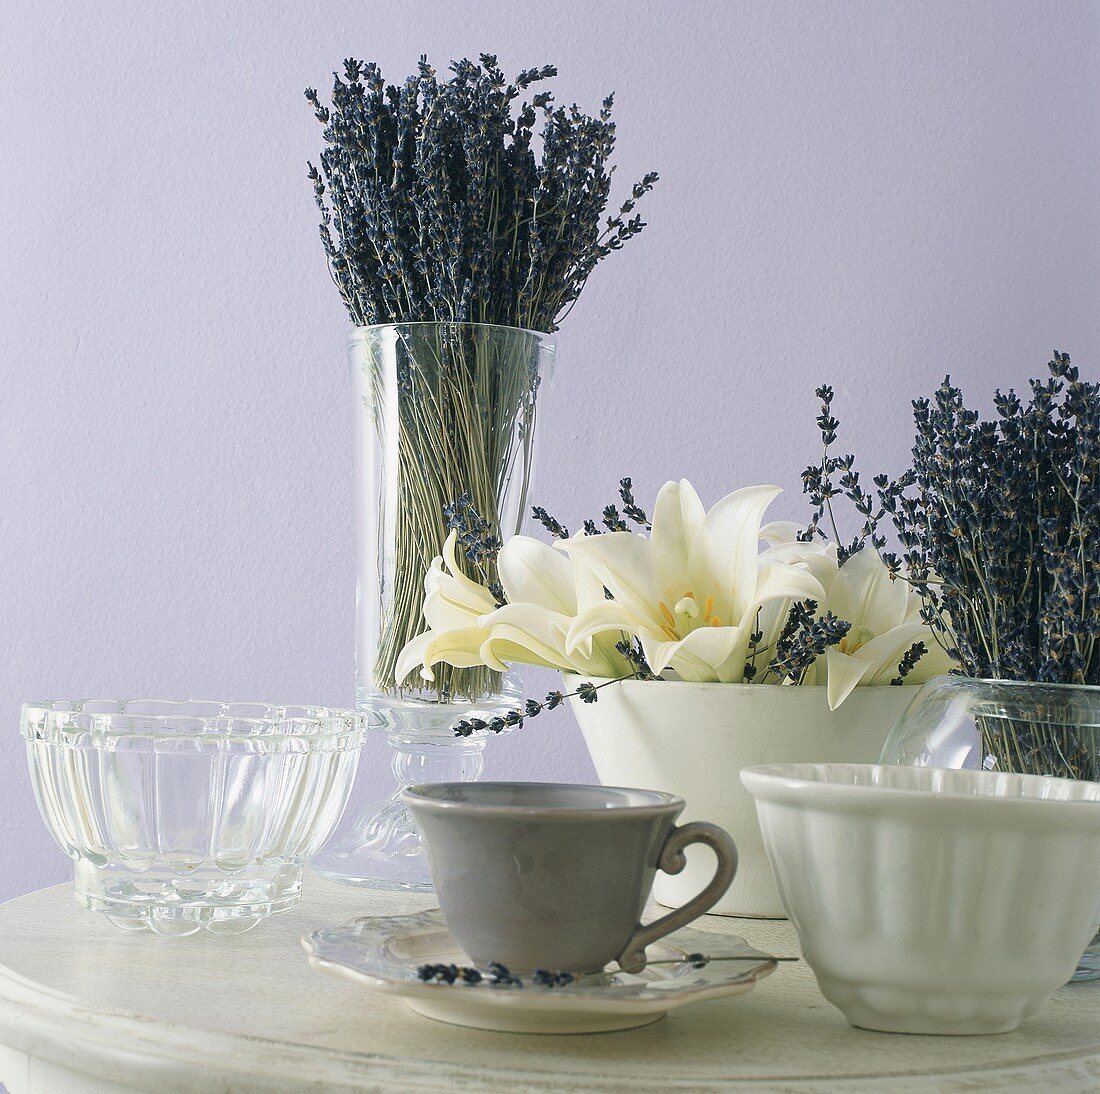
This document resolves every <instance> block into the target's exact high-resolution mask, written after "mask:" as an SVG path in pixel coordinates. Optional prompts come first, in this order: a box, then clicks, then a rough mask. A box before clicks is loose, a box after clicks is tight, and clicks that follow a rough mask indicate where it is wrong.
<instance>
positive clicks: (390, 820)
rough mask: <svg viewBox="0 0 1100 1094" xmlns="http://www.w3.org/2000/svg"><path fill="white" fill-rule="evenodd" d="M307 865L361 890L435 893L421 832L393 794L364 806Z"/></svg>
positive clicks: (316, 871) (315, 870)
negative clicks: (339, 833)
mask: <svg viewBox="0 0 1100 1094" xmlns="http://www.w3.org/2000/svg"><path fill="white" fill-rule="evenodd" d="M310 865H311V866H312V868H313V871H314V872H315V873H317V874H320V875H321V876H322V877H327V878H331V879H332V880H333V881H342V882H344V884H346V885H358V886H360V887H361V888H364V889H404V890H405V891H407V892H413V893H430V892H433V891H434V890H433V887H432V875H431V872H430V871H429V869H428V861H427V857H426V856H425V854H424V848H423V847H422V846H421V844H420V834H419V833H418V832H417V830H416V826H415V825H414V824H413V822H412V817H410V816H409V812H408V810H407V809H406V808H405V807H404V805H402V804H401V800H400V798H398V797H396V796H394V797H391V798H387V799H386V800H385V801H382V802H376V803H375V804H374V805H372V806H368V807H367V809H366V810H365V811H364V812H363V813H361V814H360V815H359V816H358V817H357V818H355V821H354V823H353V824H352V825H351V826H350V828H349V829H348V830H347V831H346V832H344V833H343V834H342V836H341V838H339V839H338V840H335V841H334V842H333V843H331V844H330V845H329V846H328V847H326V848H325V849H324V850H323V851H322V852H321V853H320V854H319V855H318V856H317V857H316V858H314V860H313V862H312V863H311V864H310Z"/></svg>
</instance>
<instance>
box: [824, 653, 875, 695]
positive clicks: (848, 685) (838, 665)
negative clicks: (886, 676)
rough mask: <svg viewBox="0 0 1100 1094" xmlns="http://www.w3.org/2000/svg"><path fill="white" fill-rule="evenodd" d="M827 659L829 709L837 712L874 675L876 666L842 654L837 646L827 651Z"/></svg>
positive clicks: (871, 662) (854, 656)
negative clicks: (865, 680) (868, 677)
mask: <svg viewBox="0 0 1100 1094" xmlns="http://www.w3.org/2000/svg"><path fill="white" fill-rule="evenodd" d="M825 659H826V666H827V671H828V674H829V679H828V686H827V688H826V695H827V696H828V699H829V709H830V710H836V708H837V707H839V706H840V704H841V703H843V702H844V700H845V699H847V698H848V696H849V695H851V694H852V692H853V691H854V690H855V688H856V687H857V686H858V685H859V684H860V683H862V682H863V680H864V679H865V678H866V677H867V676H868V675H871V674H873V673H874V670H875V664H874V662H873V661H867V660H865V659H863V658H860V657H859V656H857V655H851V656H849V655H848V654H845V653H841V652H840V650H838V649H837V648H836V647H835V646H830V647H829V648H828V649H827V650H826V651H825Z"/></svg>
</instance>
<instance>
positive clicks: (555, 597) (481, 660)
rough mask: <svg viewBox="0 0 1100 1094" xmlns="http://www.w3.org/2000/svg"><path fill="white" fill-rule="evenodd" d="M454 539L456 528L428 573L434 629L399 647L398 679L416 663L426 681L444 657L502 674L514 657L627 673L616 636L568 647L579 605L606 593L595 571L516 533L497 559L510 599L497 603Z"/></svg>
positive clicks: (427, 605) (427, 606)
mask: <svg viewBox="0 0 1100 1094" xmlns="http://www.w3.org/2000/svg"><path fill="white" fill-rule="evenodd" d="M457 543H458V536H457V533H456V532H453V531H452V532H451V534H450V535H449V536H448V537H447V541H446V543H445V544H444V546H443V555H442V556H440V557H437V558H436V559H434V560H433V562H432V566H431V569H430V570H429V571H428V574H427V576H426V577H425V579H424V592H425V597H424V619H425V621H426V622H427V623H428V627H429V629H428V630H427V631H425V632H424V633H423V634H421V635H418V636H417V637H416V638H414V639H413V640H412V641H411V642H409V643H408V644H407V645H406V646H405V648H404V649H403V650H402V651H401V656H400V658H399V660H398V663H397V678H398V679H399V680H404V679H405V677H406V676H408V674H409V673H410V672H412V671H413V670H414V669H417V668H419V669H420V675H421V676H422V677H423V678H424V679H425V680H434V679H435V674H434V673H433V671H432V668H433V666H434V665H436V664H438V663H439V662H441V661H444V662H446V663H448V664H451V665H456V666H459V667H462V668H466V667H471V666H474V665H487V666H488V667H490V668H493V669H496V670H497V671H499V672H504V671H506V670H507V668H508V666H509V664H510V663H517V662H518V663H522V664H530V665H543V666H546V667H548V668H555V669H562V670H564V671H569V672H581V673H585V674H587V675H592V676H614V675H618V674H619V673H621V672H622V671H623V669H624V666H625V664H626V662H625V661H624V660H623V658H622V656H621V654H619V653H617V651H616V650H615V648H614V645H615V642H616V641H619V639H618V638H614V639H611V640H605V641H603V642H593V643H590V644H589V646H588V647H587V649H582V650H578V651H575V652H573V653H572V654H568V655H567V654H566V652H565V636H566V634H567V632H568V630H569V625H570V623H571V622H572V620H573V618H574V617H575V616H576V614H577V611H578V604H583V605H585V606H587V604H588V603H590V602H594V601H595V600H597V599H599V600H602V599H603V586H602V585H600V584H599V582H598V581H597V580H596V578H595V577H594V576H593V575H592V574H584V573H580V572H579V571H580V569H581V567H580V566H579V565H578V564H576V563H573V562H571V561H570V560H569V559H568V558H566V557H565V556H564V555H562V554H561V553H560V552H558V551H555V550H554V549H553V548H552V547H550V546H549V545H548V544H545V543H543V542H541V541H540V540H537V539H532V538H531V537H529V536H513V537H512V539H510V540H509V541H508V542H507V543H506V544H505V545H504V547H503V548H501V551H500V554H499V556H498V558H497V571H498V576H499V578H500V583H501V586H502V588H503V589H504V594H505V598H506V600H507V603H506V604H505V605H504V606H503V607H498V606H497V603H496V600H495V599H494V597H493V596H492V594H491V593H490V592H489V590H488V589H486V588H485V587H484V586H482V585H479V584H478V583H477V582H476V581H473V580H471V579H470V578H469V577H467V576H466V575H465V574H464V573H463V572H462V570H461V568H460V567H459V565H458V559H457Z"/></svg>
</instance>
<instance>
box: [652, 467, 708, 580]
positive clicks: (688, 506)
mask: <svg viewBox="0 0 1100 1094" xmlns="http://www.w3.org/2000/svg"><path fill="white" fill-rule="evenodd" d="M705 520H706V510H705V509H704V508H703V503H702V501H700V500H699V495H698V494H697V493H696V492H695V487H693V486H692V485H691V483H690V482H688V481H687V479H681V480H680V481H679V482H666V483H665V484H664V486H662V487H661V489H660V492H659V493H658V494H657V501H656V503H655V504H654V506H653V519H652V521H651V523H652V525H653V531H652V533H651V537H650V542H651V543H652V548H653V580H654V582H655V584H656V586H657V589H658V590H659V591H660V593H661V594H662V596H663V595H664V594H666V593H668V592H670V591H671V590H672V589H674V588H676V586H678V585H681V584H683V582H684V580H685V578H686V576H687V574H688V558H689V555H690V553H691V545H692V544H693V543H694V542H695V537H696V535H697V534H698V532H699V529H700V528H702V527H703V523H704V521H705ZM677 591H682V590H677ZM658 599H660V597H658Z"/></svg>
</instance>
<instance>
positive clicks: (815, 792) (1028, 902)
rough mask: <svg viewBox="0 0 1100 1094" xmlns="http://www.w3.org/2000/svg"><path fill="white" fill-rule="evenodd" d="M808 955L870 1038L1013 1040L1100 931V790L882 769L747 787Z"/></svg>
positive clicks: (758, 774) (763, 779)
mask: <svg viewBox="0 0 1100 1094" xmlns="http://www.w3.org/2000/svg"><path fill="white" fill-rule="evenodd" d="M741 780H742V782H743V783H744V784H745V787H746V789H747V790H748V791H749V792H750V793H751V794H752V795H753V797H754V798H755V799H756V806H757V810H758V812H759V816H760V827H761V830H762V832H763V835H764V844H765V847H766V848H767V852H768V857H769V859H770V861H771V864H772V868H773V870H774V871H775V875H776V880H777V881H778V884H779V891H780V894H781V896H782V898H783V903H784V905H785V907H786V909H787V914H788V915H789V916H790V918H791V921H792V922H793V923H794V925H795V928H796V929H797V931H798V937H799V940H800V942H801V944H802V951H803V956H804V957H805V958H806V961H807V962H808V963H809V965H810V967H811V968H812V969H813V970H814V974H815V975H816V976H817V982H818V985H819V987H820V988H821V991H822V993H823V994H824V996H825V998H826V999H828V1000H829V1001H830V1002H831V1003H833V1004H834V1005H835V1006H837V1007H839V1008H840V1009H841V1010H842V1011H843V1012H844V1015H845V1017H846V1018H847V1019H848V1021H849V1022H851V1023H852V1025H854V1026H861V1027H863V1028H865V1029H876V1030H887V1031H890V1032H895V1033H1003V1032H1007V1031H1008V1030H1012V1029H1015V1028H1016V1026H1017V1025H1019V1023H1020V1022H1021V1021H1022V1020H1023V1019H1024V1018H1027V1017H1028V1016H1029V1015H1031V1014H1034V1013H1035V1012H1036V1011H1037V1010H1038V1009H1039V1008H1040V1007H1041V1006H1042V1005H1043V1003H1044V1002H1045V1001H1046V1000H1047V998H1048V997H1049V996H1050V994H1051V993H1052V992H1053V991H1054V990H1055V989H1056V988H1058V987H1060V986H1061V985H1062V984H1064V983H1066V981H1067V980H1069V978H1070V976H1071V975H1072V974H1073V971H1074V968H1075V967H1076V965H1077V961H1078V959H1079V958H1080V956H1081V954H1082V952H1083V951H1084V949H1085V947H1086V945H1088V943H1089V941H1090V940H1091V938H1092V937H1093V935H1094V933H1095V932H1096V927H1097V923H1098V922H1100V783H1092V782H1077V781H1073V780H1068V779H1055V778H1047V777H1044V776H1039V775H1013V774H1007V773H1001V772H986V771H949V770H945V769H941V768H914V767H884V766H876V765H870V764H778V765H774V766H770V767H754V768H748V769H746V770H745V771H743V772H742V773H741Z"/></svg>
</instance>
